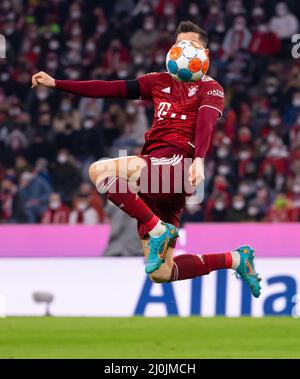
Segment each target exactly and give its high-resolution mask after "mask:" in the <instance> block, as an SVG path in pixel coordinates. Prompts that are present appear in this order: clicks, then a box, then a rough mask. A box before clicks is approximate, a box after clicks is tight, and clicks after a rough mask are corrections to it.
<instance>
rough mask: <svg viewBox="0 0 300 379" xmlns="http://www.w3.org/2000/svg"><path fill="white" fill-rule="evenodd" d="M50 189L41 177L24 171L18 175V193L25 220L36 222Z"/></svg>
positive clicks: (45, 204) (43, 209) (46, 202)
mask: <svg viewBox="0 0 300 379" xmlns="http://www.w3.org/2000/svg"><path fill="white" fill-rule="evenodd" d="M51 191H52V188H51V187H50V185H49V183H47V182H46V180H44V179H43V178H41V177H39V176H36V175H34V173H33V172H30V171H26V172H24V173H23V174H22V175H21V177H20V184H19V191H18V195H19V198H20V202H21V204H22V207H23V209H24V215H25V222H27V223H31V224H32V223H37V222H39V221H40V218H41V216H42V214H43V213H44V211H45V209H46V207H47V204H48V198H49V195H50V193H51Z"/></svg>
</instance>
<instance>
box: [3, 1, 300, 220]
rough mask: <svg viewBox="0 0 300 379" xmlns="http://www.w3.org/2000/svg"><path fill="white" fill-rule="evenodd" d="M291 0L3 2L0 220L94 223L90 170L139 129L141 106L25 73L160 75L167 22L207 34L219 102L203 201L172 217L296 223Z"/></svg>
mask: <svg viewBox="0 0 300 379" xmlns="http://www.w3.org/2000/svg"><path fill="white" fill-rule="evenodd" d="M297 15H300V11H299V2H298V1H296V0H295V1H285V2H282V1H278V2H276V1H270V0H252V1H248V0H247V1H246V0H244V1H243V0H228V1H218V0H206V1H205V0H203V1H192V0H191V1H185V0H172V1H170V0H135V1H134V0H115V1H110V0H109V1H108V0H104V1H96V0H94V1H93V0H90V1H84V0H74V1H73V0H70V1H67V0H48V1H42V0H34V1H33V0H27V1H22V2H21V1H18V0H2V1H1V3H0V33H2V34H4V35H5V37H6V43H7V53H6V59H0V180H1V188H0V190H1V192H0V222H1V223H37V222H41V223H45V224H49V223H71V224H74V223H85V224H95V223H99V222H100V223H101V222H105V221H107V215H106V214H105V210H104V200H103V199H102V198H101V197H100V196H99V195H98V194H97V192H96V191H95V190H94V189H93V187H92V185H91V184H90V182H89V179H88V176H87V173H88V166H89V164H90V163H91V162H92V161H94V160H95V159H100V158H101V157H109V156H111V157H112V156H117V155H118V152H119V150H120V149H122V150H127V152H128V154H136V153H138V152H139V151H140V149H141V146H142V144H143V135H144V133H145V131H146V130H147V129H148V128H149V127H150V126H151V118H152V116H153V109H152V105H151V104H149V103H146V102H143V101H130V102H127V101H124V100H121V101H115V100H103V99H88V98H80V97H76V96H73V95H70V94H67V93H63V92H59V91H55V90H48V89H46V88H43V87H38V88H37V89H34V90H32V89H31V88H30V86H31V75H32V74H33V73H36V72H37V71H39V70H41V69H42V70H44V71H46V72H47V73H49V74H50V75H51V76H53V77H55V78H58V79H72V80H77V79H82V80H88V79H107V80H114V79H127V78H134V77H137V76H140V75H143V74H145V73H147V72H151V71H164V70H165V55H166V52H167V51H168V48H169V47H170V46H171V45H172V44H173V42H174V33H175V30H176V27H177V25H178V22H179V21H180V20H186V19H189V20H191V21H194V22H196V23H197V24H199V25H200V26H202V27H203V28H204V29H205V30H206V31H207V32H208V33H209V48H210V70H209V74H210V75H211V76H212V77H214V78H215V79H216V80H218V81H219V82H220V83H221V84H222V85H223V86H224V88H225V94H226V108H225V112H224V115H223V117H222V119H221V120H220V121H219V122H218V125H217V128H216V131H215V135H214V140H213V144H212V148H211V152H210V154H209V156H208V158H207V159H206V181H205V200H204V202H203V203H202V204H201V205H187V206H186V209H185V212H184V215H183V218H182V222H198V221H207V222H223V221H226V222H230V221H232V222H238V221H267V222H278V221H281V222H292V221H299V220H300V60H299V59H293V58H292V55H291V50H292V46H293V45H292V43H291V37H292V36H293V35H294V34H296V33H299V29H300V28H299V19H298V18H297Z"/></svg>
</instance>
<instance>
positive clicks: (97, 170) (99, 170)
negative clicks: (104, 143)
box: [89, 160, 108, 184]
mask: <svg viewBox="0 0 300 379" xmlns="http://www.w3.org/2000/svg"><path fill="white" fill-rule="evenodd" d="M107 168H108V165H107V164H106V163H105V161H104V160H103V161H97V162H94V163H92V164H91V165H90V167H89V177H90V179H91V181H92V182H93V183H94V184H96V181H97V179H98V178H99V176H101V178H102V179H105V177H106V176H108V172H107V171H108V170H107ZM106 173H107V175H106Z"/></svg>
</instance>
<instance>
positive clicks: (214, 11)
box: [203, 4, 224, 51]
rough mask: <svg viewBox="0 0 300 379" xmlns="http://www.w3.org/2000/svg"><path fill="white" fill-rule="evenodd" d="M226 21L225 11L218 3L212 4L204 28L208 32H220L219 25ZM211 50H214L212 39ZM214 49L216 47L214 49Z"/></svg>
mask: <svg viewBox="0 0 300 379" xmlns="http://www.w3.org/2000/svg"><path fill="white" fill-rule="evenodd" d="M223 22H224V12H223V11H222V10H221V9H220V7H219V6H218V5H217V4H212V5H211V6H210V8H209V10H208V13H207V16H206V17H205V19H204V21H203V28H204V30H206V31H207V32H208V33H210V32H214V33H218V25H220V24H222V23H223ZM209 50H210V51H211V50H212V46H211V41H210V43H209ZM213 50H214V49H213Z"/></svg>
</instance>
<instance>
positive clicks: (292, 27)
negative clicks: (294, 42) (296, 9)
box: [270, 2, 299, 42]
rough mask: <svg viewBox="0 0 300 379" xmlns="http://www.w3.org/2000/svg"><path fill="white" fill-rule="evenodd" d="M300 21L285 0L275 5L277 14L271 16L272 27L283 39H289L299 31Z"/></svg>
mask: <svg viewBox="0 0 300 379" xmlns="http://www.w3.org/2000/svg"><path fill="white" fill-rule="evenodd" d="M298 27H299V22H298V19H297V17H296V16H295V15H294V14H293V13H292V12H291V11H290V10H289V8H288V6H287V4H286V3H284V2H280V3H278V4H277V5H276V7H275V15H274V16H273V17H272V18H271V21H270V28H271V30H272V31H273V32H274V33H276V34H277V35H278V37H279V38H280V39H281V40H285V41H289V42H290V39H291V37H292V36H293V35H294V34H296V33H297V32H298Z"/></svg>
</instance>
